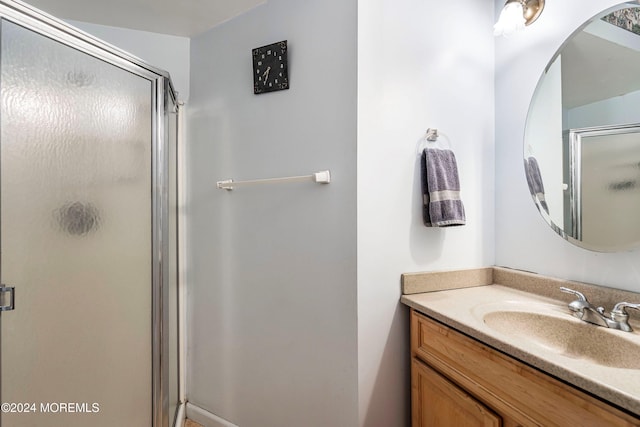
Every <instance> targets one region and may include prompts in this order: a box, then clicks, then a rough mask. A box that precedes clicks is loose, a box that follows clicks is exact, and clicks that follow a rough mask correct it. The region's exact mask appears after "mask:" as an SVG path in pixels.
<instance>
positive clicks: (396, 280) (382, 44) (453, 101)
mask: <svg viewBox="0 0 640 427" xmlns="http://www.w3.org/2000/svg"><path fill="white" fill-rule="evenodd" d="M492 25H493V4H492V3H491V2H490V1H489V0H456V1H439V2H436V1H424V0H360V2H359V4H358V371H359V379H358V394H359V405H360V425H361V426H366V427H397V426H404V425H409V403H410V389H411V388H410V386H411V385H410V382H409V372H408V371H409V357H410V354H409V324H408V323H409V322H408V317H409V315H408V310H407V308H406V307H405V306H403V305H401V304H400V303H399V302H398V301H399V299H400V275H401V274H402V273H405V272H411V271H434V270H446V269H460V268H473V267H484V266H487V265H492V264H493V263H494V244H493V242H494V240H493V236H494V211H493V210H494V197H493V188H494V173H493V171H494V168H493V159H494V155H495V153H494V105H493V88H494V84H493V71H494V68H493V66H494V52H493V45H494V37H493V34H492ZM383 58H391V60H382V59H383ZM429 127H432V128H438V129H439V131H440V132H441V133H442V134H443V135H444V136H443V137H442V139H443V140H446V139H447V138H448V140H449V143H450V145H451V147H452V149H453V150H454V151H455V154H456V158H457V162H458V169H459V170H458V172H459V176H460V189H461V198H462V200H463V202H464V206H465V211H466V216H467V224H466V225H465V226H464V227H451V228H427V227H425V226H424V225H423V223H422V215H421V206H420V205H421V199H422V196H421V193H420V191H421V189H420V187H421V186H420V164H419V156H418V153H417V146H418V140H419V139H420V138H422V137H423V135H424V134H425V132H426V130H427V128H429Z"/></svg>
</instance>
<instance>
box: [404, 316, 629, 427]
mask: <svg viewBox="0 0 640 427" xmlns="http://www.w3.org/2000/svg"><path fill="white" fill-rule="evenodd" d="M411 353H412V356H414V357H417V358H419V359H421V360H423V361H424V362H426V363H427V364H428V365H430V366H432V367H433V368H435V369H436V370H437V371H439V372H440V373H442V374H443V375H445V376H446V377H447V378H449V379H450V380H451V381H453V382H454V383H456V384H458V385H459V386H460V387H461V388H463V389H465V390H466V391H467V392H469V393H470V394H472V395H473V396H475V397H476V398H478V399H479V400H481V401H482V402H484V403H485V404H486V405H488V406H489V407H491V408H493V409H494V410H495V411H496V412H498V413H499V414H502V415H504V416H507V417H509V418H510V419H513V420H514V421H516V422H517V423H519V424H521V425H523V426H544V427H548V426H581V427H603V426H607V427H614V426H626V427H628V426H640V419H638V418H636V417H633V416H631V415H629V414H627V413H625V412H623V411H620V410H618V409H616V408H614V407H611V406H609V405H608V404H607V403H605V402H603V401H600V400H598V399H596V398H593V397H591V396H590V395H587V394H586V393H584V392H581V391H580V390H578V389H576V388H574V387H571V386H569V385H567V384H564V383H562V382H561V381H559V380H556V379H555V378H553V377H550V376H549V375H546V374H544V373H542V372H540V371H538V370H536V369H534V368H532V367H530V366H528V365H525V364H524V363H522V362H519V361H517V360H515V359H513V358H512V357H509V356H506V355H504V354H502V353H500V352H498V351H496V350H494V349H492V348H490V347H488V346H486V345H484V344H482V343H480V342H478V341H476V340H475V339H472V338H469V337H467V336H466V335H464V334H462V333H460V332H457V331H455V330H453V329H451V328H449V327H447V326H445V325H443V324H441V323H439V322H436V321H434V320H432V319H430V318H428V317H426V316H423V315H421V314H419V313H418V312H416V311H414V310H411Z"/></svg>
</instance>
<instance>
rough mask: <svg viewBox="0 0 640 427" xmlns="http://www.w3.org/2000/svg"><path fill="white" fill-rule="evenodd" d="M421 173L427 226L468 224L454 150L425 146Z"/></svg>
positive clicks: (423, 209)
mask: <svg viewBox="0 0 640 427" xmlns="http://www.w3.org/2000/svg"><path fill="white" fill-rule="evenodd" d="M420 164H421V172H422V196H423V207H422V214H423V219H424V225H425V226H427V227H452V226H457V225H464V224H465V223H466V218H465V213H464V205H463V204H462V200H460V180H459V178H458V166H457V164H456V156H455V154H453V151H451V150H440V149H437V148H425V149H424V151H423V152H422V159H421V161H420Z"/></svg>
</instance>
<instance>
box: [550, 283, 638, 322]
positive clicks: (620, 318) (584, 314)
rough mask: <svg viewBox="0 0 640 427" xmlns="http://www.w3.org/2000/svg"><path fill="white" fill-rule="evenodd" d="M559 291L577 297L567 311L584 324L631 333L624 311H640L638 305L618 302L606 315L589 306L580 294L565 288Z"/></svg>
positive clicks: (599, 309)
mask: <svg viewBox="0 0 640 427" xmlns="http://www.w3.org/2000/svg"><path fill="white" fill-rule="evenodd" d="M560 290H561V291H562V292H566V293H568V294H573V295H575V296H577V297H578V299H577V300H575V301H572V302H570V303H569V310H571V311H572V313H571V314H572V315H573V316H574V317H577V318H578V319H580V320H583V321H585V322H589V323H593V324H594V325H598V326H604V327H605V328H611V329H619V330H621V331H625V332H632V331H633V329H632V328H631V325H629V314H628V313H627V311H626V309H627V308H635V309H636V310H640V304H631V303H628V302H619V303H618V304H616V305H615V306H614V307H613V310H611V313H609V315H607V313H606V312H605V310H604V307H596V306H594V305H593V304H591V303H590V302H589V301H588V300H587V297H585V296H584V294H583V293H582V292H578V291H574V290H573V289H569V288H565V287H561V288H560Z"/></svg>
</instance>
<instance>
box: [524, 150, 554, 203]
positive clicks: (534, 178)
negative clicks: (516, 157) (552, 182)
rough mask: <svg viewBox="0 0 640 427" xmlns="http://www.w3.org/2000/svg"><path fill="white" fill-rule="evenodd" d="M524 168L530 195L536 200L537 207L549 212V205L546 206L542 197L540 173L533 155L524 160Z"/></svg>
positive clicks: (542, 189) (542, 185)
mask: <svg viewBox="0 0 640 427" xmlns="http://www.w3.org/2000/svg"><path fill="white" fill-rule="evenodd" d="M524 170H525V172H526V175H527V184H528V185H529V191H530V192H531V196H532V197H533V199H534V200H535V201H536V202H537V203H536V206H537V207H538V205H539V207H538V209H540V207H541V208H542V209H543V210H544V211H545V212H546V213H549V206H547V201H546V200H545V197H544V183H543V182H542V174H541V173H540V167H539V166H538V161H537V160H536V158H535V157H533V156H532V157H529V158H528V159H525V160H524Z"/></svg>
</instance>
